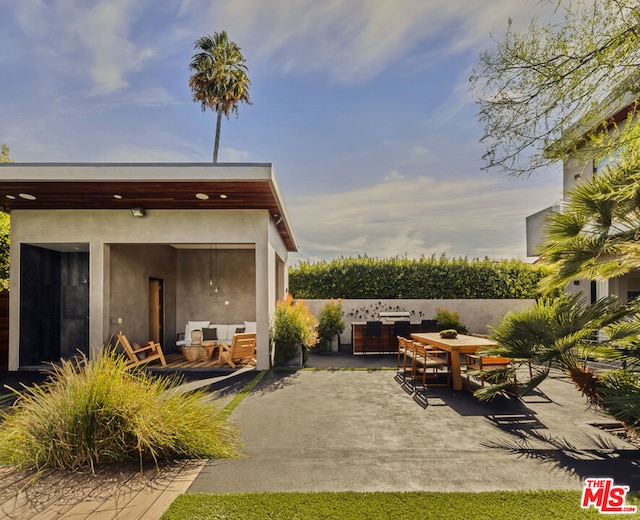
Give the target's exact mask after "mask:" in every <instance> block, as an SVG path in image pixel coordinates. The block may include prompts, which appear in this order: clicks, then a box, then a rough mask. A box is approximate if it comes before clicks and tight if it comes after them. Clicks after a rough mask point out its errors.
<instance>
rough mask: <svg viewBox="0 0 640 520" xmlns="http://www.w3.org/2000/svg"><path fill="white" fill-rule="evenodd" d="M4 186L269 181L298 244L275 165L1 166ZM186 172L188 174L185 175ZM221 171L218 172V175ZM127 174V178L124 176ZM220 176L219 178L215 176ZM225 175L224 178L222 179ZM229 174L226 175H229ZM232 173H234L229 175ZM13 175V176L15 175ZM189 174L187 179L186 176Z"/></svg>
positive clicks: (293, 250) (285, 221)
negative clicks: (9, 184)
mask: <svg viewBox="0 0 640 520" xmlns="http://www.w3.org/2000/svg"><path fill="white" fill-rule="evenodd" d="M0 168H3V169H4V171H2V173H1V174H0V182H35V183H47V182H89V183H90V182H116V183H126V182H163V181H174V182H176V181H178V182H191V181H206V182H225V181H227V182H243V181H265V182H267V183H268V184H269V186H270V188H271V192H272V193H273V197H274V199H275V202H276V205H277V206H278V211H279V213H280V217H282V219H283V224H284V226H285V227H286V229H287V233H288V235H289V239H290V241H291V244H292V246H293V248H292V249H290V251H291V252H298V251H299V247H298V242H297V240H296V238H295V235H294V234H293V230H292V229H291V225H290V221H289V216H288V214H287V210H286V207H285V205H284V201H283V198H282V194H281V192H280V188H279V186H278V181H277V179H276V175H275V170H274V168H273V164H272V163H90V162H85V163H68V162H64V163H55V162H54V163H48V162H32V163H20V162H18V163H16V162H11V163H0ZM185 170H188V172H187V171H185ZM216 170H218V171H216ZM124 172H126V174H125V173H124ZM214 172H215V173H218V175H215V174H214ZM220 173H222V175H220ZM225 173H226V174H225ZM229 173H232V174H231V175H229ZM12 174H13V175H12ZM185 174H186V175H185Z"/></svg>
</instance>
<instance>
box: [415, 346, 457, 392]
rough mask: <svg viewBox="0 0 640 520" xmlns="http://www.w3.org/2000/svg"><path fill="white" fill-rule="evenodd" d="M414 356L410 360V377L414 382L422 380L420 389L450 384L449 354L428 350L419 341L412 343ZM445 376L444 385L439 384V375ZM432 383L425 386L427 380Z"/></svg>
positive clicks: (435, 349) (442, 351)
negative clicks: (430, 380) (431, 380)
mask: <svg viewBox="0 0 640 520" xmlns="http://www.w3.org/2000/svg"><path fill="white" fill-rule="evenodd" d="M413 348H414V351H413V353H414V355H413V359H412V362H413V363H412V367H411V368H412V370H411V375H412V378H413V379H414V380H417V379H419V378H420V377H421V378H422V389H423V390H424V389H425V388H426V387H427V386H449V385H450V384H451V362H450V359H449V353H448V352H446V351H444V350H439V349H437V348H428V347H426V346H425V345H424V344H422V343H420V342H419V341H414V342H413ZM443 372H444V373H445V374H446V376H447V381H446V383H440V382H439V379H440V374H441V373H443ZM429 378H431V379H433V380H434V382H433V383H429V384H427V379H429Z"/></svg>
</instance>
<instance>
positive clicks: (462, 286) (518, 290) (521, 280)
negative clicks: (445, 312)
mask: <svg viewBox="0 0 640 520" xmlns="http://www.w3.org/2000/svg"><path fill="white" fill-rule="evenodd" d="M550 273H551V270H550V269H549V268H547V267H544V266H541V265H531V264H527V263H526V262H522V261H520V260H500V261H497V260H490V259H488V258H485V259H484V260H478V259H474V260H468V259H466V258H451V259H450V258H447V257H445V256H444V255H443V256H442V257H440V258H436V257H435V256H432V257H430V258H420V259H417V260H411V259H408V258H398V257H396V258H390V259H376V258H369V257H367V256H359V257H357V258H339V259H335V260H332V261H321V262H317V263H313V264H312V263H310V262H300V263H299V264H298V265H296V266H295V267H292V268H290V269H289V290H290V291H291V294H293V295H294V296H295V297H296V298H314V299H327V298H349V299H369V298H381V299H391V300H393V299H462V298H466V299H474V298H490V299H491V298H495V299H504V298H537V297H538V296H540V292H539V290H538V282H539V281H540V280H541V279H542V278H544V277H545V276H547V275H549V274H550ZM560 293H561V291H557V294H560Z"/></svg>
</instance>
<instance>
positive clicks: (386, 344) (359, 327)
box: [351, 321, 420, 354]
mask: <svg viewBox="0 0 640 520" xmlns="http://www.w3.org/2000/svg"><path fill="white" fill-rule="evenodd" d="M393 325H394V324H393V322H382V338H381V339H379V338H367V337H365V335H364V329H365V326H366V322H364V321H354V322H352V323H351V344H352V345H353V353H354V354H380V353H389V352H398V339H397V338H396V337H395V336H394V334H393ZM411 332H420V322H418V323H411Z"/></svg>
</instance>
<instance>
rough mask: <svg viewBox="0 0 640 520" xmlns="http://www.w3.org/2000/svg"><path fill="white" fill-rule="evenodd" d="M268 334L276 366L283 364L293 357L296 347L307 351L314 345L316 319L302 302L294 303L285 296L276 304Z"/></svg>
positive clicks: (316, 333) (316, 334) (315, 339)
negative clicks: (273, 350)
mask: <svg viewBox="0 0 640 520" xmlns="http://www.w3.org/2000/svg"><path fill="white" fill-rule="evenodd" d="M270 334H271V341H272V342H273V344H274V345H275V349H276V352H275V361H276V364H284V363H286V362H287V361H289V360H291V359H293V358H294V357H295V355H296V353H297V346H298V345H302V346H303V347H305V349H306V350H307V351H308V349H309V348H310V347H312V346H314V345H315V344H316V342H317V340H318V332H317V331H316V319H315V317H314V316H313V314H312V313H311V309H309V306H308V305H306V304H305V303H304V301H303V300H295V301H294V299H293V297H292V296H291V295H290V294H287V296H286V297H285V299H284V300H279V301H278V302H277V303H276V310H275V313H274V315H273V322H272V323H271V331H270Z"/></svg>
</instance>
